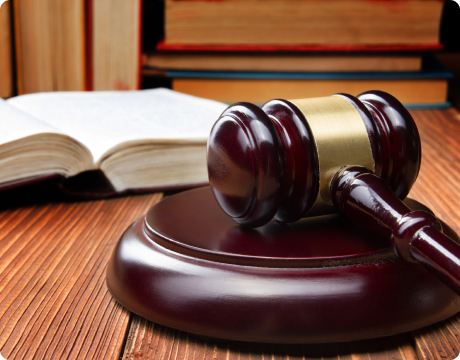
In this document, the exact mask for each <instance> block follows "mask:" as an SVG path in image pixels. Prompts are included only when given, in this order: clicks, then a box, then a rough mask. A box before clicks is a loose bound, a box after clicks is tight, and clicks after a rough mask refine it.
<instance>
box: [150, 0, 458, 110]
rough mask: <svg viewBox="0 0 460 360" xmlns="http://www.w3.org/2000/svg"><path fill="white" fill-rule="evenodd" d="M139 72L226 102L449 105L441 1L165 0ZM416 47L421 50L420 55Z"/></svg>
mask: <svg viewBox="0 0 460 360" xmlns="http://www.w3.org/2000/svg"><path fill="white" fill-rule="evenodd" d="M164 6H165V10H164V13H165V26H164V41H162V42H160V43H159V44H158V45H157V46H156V49H155V51H152V52H148V53H147V54H145V60H144V70H143V74H144V75H145V76H149V75H150V76H152V77H154V76H161V75H165V76H166V77H168V78H169V79H171V84H172V85H171V86H172V89H174V90H177V91H181V92H185V93H188V94H192V95H196V96H201V97H206V98H211V99H214V100H219V101H223V102H228V103H232V102H237V101H250V102H255V103H263V102H264V101H266V100H269V99H272V98H287V99H292V98H302V97H312V96H327V95H330V94H333V93H338V92H345V93H350V94H355V95H356V94H358V93H360V92H363V91H366V90H370V89H380V90H384V91H387V92H389V93H391V94H393V95H395V96H396V97H397V98H399V99H401V100H402V101H403V103H405V104H407V105H416V106H445V105H446V104H447V103H446V102H447V82H448V78H449V77H450V76H451V75H450V73H449V72H448V71H446V70H444V69H443V68H442V66H440V64H438V63H436V61H435V60H434V59H433V58H432V57H429V56H427V55H426V54H427V53H428V52H431V51H434V50H439V49H441V48H442V45H441V44H440V42H439V29H440V22H441V14H442V9H443V1H439V0H376V1H365V0H332V1H320V0H305V1H300V0H249V1H242V0H221V1H209V0H165V2H164ZM422 54H424V56H423V59H422Z"/></svg>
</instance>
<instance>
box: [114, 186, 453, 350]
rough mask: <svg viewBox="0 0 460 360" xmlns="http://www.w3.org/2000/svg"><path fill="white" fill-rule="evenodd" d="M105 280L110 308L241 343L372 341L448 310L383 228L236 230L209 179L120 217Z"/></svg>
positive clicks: (341, 222) (333, 224)
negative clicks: (136, 215)
mask: <svg viewBox="0 0 460 360" xmlns="http://www.w3.org/2000/svg"><path fill="white" fill-rule="evenodd" d="M406 204H408V206H409V207H411V208H413V209H414V210H415V209H426V208H425V207H424V206H423V205H421V204H420V203H417V202H415V201H414V200H406ZM443 226H444V232H446V233H447V234H448V235H449V236H451V237H452V238H455V239H456V240H457V241H458V237H457V236H456V235H455V234H454V233H453V231H452V230H451V229H450V228H449V227H448V226H447V225H445V224H443ZM107 285H108V288H109V290H110V292H111V293H112V294H113V296H114V297H115V299H116V300H117V301H118V302H119V303H120V304H122V305H123V306H125V307H126V308H128V309H129V310H131V311H132V312H134V313H136V314H139V315H141V316H143V317H146V318H147V319H150V320H152V321H154V322H157V323H159V324H162V325H166V326H169V327H172V328H175V329H179V330H183V331H186V332H191V333H195V334H200V335H205V336H211V337H217V338H223V339H230V340H243V341H252V342H270V343H327V342H340V341H351V340H358V339H367V338H374V337H381V336H387V335H392V334H397V333H401V332H406V331H410V330H414V329H417V328H420V327H423V326H426V325H429V324H432V323H434V322H437V321H440V320H444V319H446V318H448V317H449V316H451V315H454V314H455V313H456V312H458V311H459V310H460V303H459V297H458V296H457V295H456V294H455V293H454V292H452V291H451V290H450V289H449V288H447V287H446V286H445V285H444V284H443V283H441V282H440V281H439V280H437V279H436V278H435V277H434V276H432V275H431V274H430V273H429V272H427V271H426V270H425V268H423V267H422V266H421V265H418V264H409V263H406V262H404V261H402V260H400V259H398V258H396V256H395V255H394V254H393V252H392V250H391V248H390V242H389V239H387V238H385V237H384V236H380V235H377V234H374V233H372V232H369V231H366V230H364V229H361V228H359V227H357V226H356V225H353V224H352V223H351V222H349V221H348V220H347V219H346V218H344V217H343V216H341V215H339V214H336V215H328V216H322V217H316V218H307V219H303V220H300V221H298V222H296V223H292V224H283V223H278V222H276V221H272V222H270V223H269V224H267V225H265V226H263V227H260V228H257V229H246V228H243V227H240V226H239V225H237V224H236V223H235V222H233V220H232V219H230V218H229V217H228V216H227V215H225V214H224V213H223V212H222V210H221V209H220V208H219V206H218V205H217V203H216V201H215V199H214V197H213V195H212V192H211V190H210V188H209V187H203V188H199V189H195V190H190V191H186V192H183V193H179V194H176V195H173V196H170V197H168V198H165V199H164V200H163V201H161V202H160V203H158V204H156V205H155V206H153V207H152V208H151V209H150V210H149V212H148V213H147V215H146V216H145V217H143V218H141V219H139V220H137V221H136V222H135V223H134V224H133V225H131V227H129V228H128V229H127V230H126V232H125V233H124V235H123V236H122V237H121V239H120V241H119V242H118V244H117V246H116V248H115V250H114V252H113V254H112V257H111V259H110V262H109V265H108V270H107Z"/></svg>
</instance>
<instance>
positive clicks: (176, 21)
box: [165, 0, 443, 46]
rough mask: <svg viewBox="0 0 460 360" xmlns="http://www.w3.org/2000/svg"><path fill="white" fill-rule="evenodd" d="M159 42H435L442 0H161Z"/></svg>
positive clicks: (237, 43) (266, 43) (332, 43)
mask: <svg viewBox="0 0 460 360" xmlns="http://www.w3.org/2000/svg"><path fill="white" fill-rule="evenodd" d="M165 4H166V10H165V14H166V15H165V22H166V26H165V44H166V45H168V44H170V45H171V44H198V45H251V44H252V45H254V44H255V45H308V44H311V45H316V44H318V45H322V46H324V45H343V46H345V45H366V46H367V45H382V44H383V45H385V44H387V45H393V44H399V45H407V46H409V45H414V44H438V43H439V26H440V20H441V12H442V6H443V1H439V0H404V1H388V0H377V1H363V0H331V1H323V0H307V1H298V0H272V1H264V0H249V1H241V0H222V1H208V0H183V1H177V0H166V3H165Z"/></svg>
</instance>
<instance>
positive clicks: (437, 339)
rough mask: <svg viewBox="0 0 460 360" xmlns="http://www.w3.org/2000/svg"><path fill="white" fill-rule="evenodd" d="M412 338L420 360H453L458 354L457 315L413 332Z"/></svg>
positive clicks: (459, 336) (458, 319)
mask: <svg viewBox="0 0 460 360" xmlns="http://www.w3.org/2000/svg"><path fill="white" fill-rule="evenodd" d="M413 336H414V339H415V349H416V353H417V356H418V358H419V359H420V360H444V359H455V358H457V356H459V354H460V318H459V315H458V314H457V315H456V316H453V317H451V318H450V319H447V320H445V321H442V322H440V323H438V324H435V325H432V326H429V327H427V328H424V329H420V330H417V331H414V332H413Z"/></svg>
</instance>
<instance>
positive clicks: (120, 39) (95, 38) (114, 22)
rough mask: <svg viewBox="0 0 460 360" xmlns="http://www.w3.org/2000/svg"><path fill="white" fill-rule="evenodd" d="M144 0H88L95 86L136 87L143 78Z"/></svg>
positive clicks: (105, 88) (90, 53)
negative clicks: (141, 66) (142, 33)
mask: <svg viewBox="0 0 460 360" xmlns="http://www.w3.org/2000/svg"><path fill="white" fill-rule="evenodd" d="M141 8H142V2H141V0H130V1H126V0H89V1H88V43H89V44H88V49H89V54H88V57H89V59H88V60H89V61H88V64H89V73H90V74H88V78H89V82H90V85H89V87H90V88H91V89H92V90H136V89H139V82H140V61H141V10H142V9H141Z"/></svg>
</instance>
